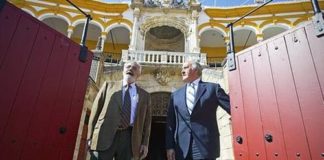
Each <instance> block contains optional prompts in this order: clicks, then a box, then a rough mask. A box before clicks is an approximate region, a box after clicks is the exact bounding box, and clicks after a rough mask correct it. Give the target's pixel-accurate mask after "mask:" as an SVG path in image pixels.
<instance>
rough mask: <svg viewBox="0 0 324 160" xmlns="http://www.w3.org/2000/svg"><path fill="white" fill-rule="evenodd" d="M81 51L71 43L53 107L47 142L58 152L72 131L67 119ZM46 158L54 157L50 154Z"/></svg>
mask: <svg viewBox="0 0 324 160" xmlns="http://www.w3.org/2000/svg"><path fill="white" fill-rule="evenodd" d="M79 52H80V46H79V45H76V44H73V45H71V47H70V49H69V52H68V55H67V59H66V63H65V67H64V71H63V75H62V79H61V80H60V86H59V92H58V96H57V99H56V100H55V106H54V107H53V108H52V115H51V120H52V121H51V122H50V123H49V126H50V128H49V134H48V138H47V139H46V141H47V142H46V143H47V144H49V145H51V146H53V147H56V148H57V150H58V152H60V151H61V149H62V148H61V146H63V144H64V143H66V142H64V140H65V139H64V138H65V136H66V134H67V132H70V129H71V128H68V126H67V122H66V120H67V119H68V114H69V112H70V107H71V103H72V102H71V101H72V96H73V91H74V89H75V88H76V86H75V82H76V78H77V72H78V68H79V65H78V63H79V61H78V57H79ZM60 128H64V129H65V132H64V133H62V132H60ZM46 159H54V158H53V157H50V156H48V157H46Z"/></svg>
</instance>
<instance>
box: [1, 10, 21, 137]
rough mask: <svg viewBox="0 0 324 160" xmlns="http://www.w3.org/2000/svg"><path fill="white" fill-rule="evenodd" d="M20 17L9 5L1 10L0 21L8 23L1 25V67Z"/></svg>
mask: <svg viewBox="0 0 324 160" xmlns="http://www.w3.org/2000/svg"><path fill="white" fill-rule="evenodd" d="M19 18H20V14H19V13H17V12H15V10H14V9H13V8H12V7H10V6H8V5H6V6H4V8H2V11H1V12H0V22H1V23H3V24H6V25H0V35H1V36H0V67H1V66H2V62H3V59H4V58H5V56H6V55H7V49H8V45H9V44H10V42H11V39H8V37H10V38H11V37H12V35H13V34H14V31H15V30H16V27H17V24H18V21H19ZM0 121H1V120H0ZM0 126H1V125H0ZM0 131H1V129H0Z"/></svg>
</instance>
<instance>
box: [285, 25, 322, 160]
mask: <svg viewBox="0 0 324 160" xmlns="http://www.w3.org/2000/svg"><path fill="white" fill-rule="evenodd" d="M285 40H286V43H287V48H288V54H289V58H290V62H291V68H292V73H293V76H294V80H295V85H296V91H297V95H298V101H299V104H300V110H301V112H302V116H303V117H302V118H303V121H304V124H305V130H306V136H307V140H308V146H309V150H310V153H311V158H312V159H322V158H323V157H322V156H321V154H322V153H324V147H323V145H324V136H323V135H324V128H323V126H324V121H323V115H324V103H323V96H322V92H321V86H320V84H319V81H318V77H317V74H316V70H315V67H314V61H313V57H312V54H311V52H310V48H309V45H308V41H307V37H306V33H305V29H304V28H300V29H298V30H296V31H295V32H294V33H292V34H287V35H286V36H285Z"/></svg>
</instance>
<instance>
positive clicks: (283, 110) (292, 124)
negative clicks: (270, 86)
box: [268, 37, 311, 159]
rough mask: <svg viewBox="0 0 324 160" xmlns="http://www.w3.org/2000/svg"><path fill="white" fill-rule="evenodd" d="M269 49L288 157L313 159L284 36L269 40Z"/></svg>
mask: <svg viewBox="0 0 324 160" xmlns="http://www.w3.org/2000/svg"><path fill="white" fill-rule="evenodd" d="M268 51H269V59H270V65H271V70H272V77H273V81H274V86H275V92H276V100H277V103H278V109H279V112H280V119H281V125H282V130H283V132H284V134H283V136H284V141H285V146H286V151H287V156H288V159H298V157H297V154H298V153H299V154H300V158H301V159H311V157H310V153H309V150H308V146H307V139H306V134H305V130H304V123H303V119H302V115H301V112H300V108H299V103H298V97H297V94H296V90H295V89H296V88H295V84H294V78H293V73H292V71H291V68H290V62H289V57H288V54H287V49H286V44H285V41H284V38H282V37H280V38H278V39H275V40H273V41H271V42H269V43H268ZM300 67H301V66H300ZM269 107H272V106H269Z"/></svg>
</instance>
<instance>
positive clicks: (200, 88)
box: [191, 81, 206, 114]
mask: <svg viewBox="0 0 324 160" xmlns="http://www.w3.org/2000/svg"><path fill="white" fill-rule="evenodd" d="M205 91H206V85H205V83H202V82H201V81H200V82H199V83H198V90H197V93H196V97H195V102H194V108H193V110H192V112H194V110H195V108H196V103H197V102H198V100H199V99H200V97H201V96H202V95H203V93H204V92H205ZM191 114H192V113H191Z"/></svg>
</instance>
